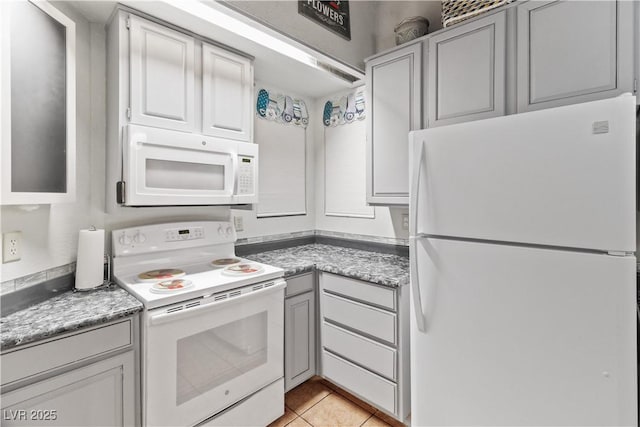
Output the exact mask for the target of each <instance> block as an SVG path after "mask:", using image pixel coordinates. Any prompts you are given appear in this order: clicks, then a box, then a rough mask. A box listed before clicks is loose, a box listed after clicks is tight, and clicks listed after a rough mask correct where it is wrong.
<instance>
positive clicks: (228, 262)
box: [211, 258, 240, 266]
mask: <svg viewBox="0 0 640 427" xmlns="http://www.w3.org/2000/svg"><path fill="white" fill-rule="evenodd" d="M239 262H240V258H218V259H214V260H213V261H211V264H213V265H216V266H225V265H231V264H237V263H239Z"/></svg>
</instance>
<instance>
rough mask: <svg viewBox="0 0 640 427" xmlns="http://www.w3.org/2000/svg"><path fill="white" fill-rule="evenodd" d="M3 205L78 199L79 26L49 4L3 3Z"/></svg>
mask: <svg viewBox="0 0 640 427" xmlns="http://www.w3.org/2000/svg"><path fill="white" fill-rule="evenodd" d="M1 12H2V14H1V15H2V20H3V22H2V34H1V39H0V40H1V48H2V70H1V71H2V72H1V74H0V75H1V84H2V85H1V94H2V169H3V172H2V204H40V203H54V202H65V201H73V199H74V197H75V48H74V46H75V24H74V23H73V21H71V20H70V19H69V18H67V17H66V16H64V15H63V14H62V13H61V12H60V11H59V10H58V9H56V8H55V7H53V6H52V5H51V4H49V3H46V2H27V1H20V2H7V3H5V4H4V5H2V10H1Z"/></svg>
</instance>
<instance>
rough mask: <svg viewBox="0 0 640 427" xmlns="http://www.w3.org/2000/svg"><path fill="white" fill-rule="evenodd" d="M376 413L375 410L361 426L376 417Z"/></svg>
mask: <svg viewBox="0 0 640 427" xmlns="http://www.w3.org/2000/svg"><path fill="white" fill-rule="evenodd" d="M375 415H376V413H375V412H374V413H373V414H371V415H369V418H367V419H366V420H364V421H363V422H362V424H360V426H359V427H362V426H363V425H365V424H366V423H367V421H369V420H370V419H371V418H373V417H375Z"/></svg>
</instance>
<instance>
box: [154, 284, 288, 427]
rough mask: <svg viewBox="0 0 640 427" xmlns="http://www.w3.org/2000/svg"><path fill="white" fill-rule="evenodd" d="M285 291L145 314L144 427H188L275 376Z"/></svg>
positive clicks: (265, 290)
mask: <svg viewBox="0 0 640 427" xmlns="http://www.w3.org/2000/svg"><path fill="white" fill-rule="evenodd" d="M285 286H286V285H285V282H284V280H282V279H278V280H276V281H274V282H269V283H267V284H265V285H252V286H247V287H245V288H241V289H236V290H233V291H229V292H226V293H224V294H216V295H212V296H211V297H208V298H205V299H202V300H195V301H194V300H191V301H188V302H185V303H184V304H183V305H173V306H169V307H165V308H163V309H158V310H152V311H151V312H147V313H146V315H145V324H146V337H145V338H144V341H145V347H144V353H143V354H144V360H143V372H144V374H143V381H144V386H143V399H144V400H143V411H144V416H143V417H144V418H143V425H153V426H155V425H171V426H178V425H179V426H192V425H195V424H197V423H199V422H201V421H203V420H205V419H207V418H209V417H210V416H212V415H214V414H216V413H217V412H219V411H221V410H223V409H225V408H226V407H228V406H230V405H232V404H234V403H235V402H237V401H239V400H241V399H243V398H245V397H247V396H249V395H251V394H252V393H254V392H256V391H258V390H260V389H261V388H263V387H265V386H267V385H269V384H271V383H272V382H274V381H276V380H277V379H279V378H282V377H283V373H284V368H283V346H284V288H285ZM198 301H199V302H200V305H197V306H194V304H197V302H198ZM282 391H283V393H284V390H282Z"/></svg>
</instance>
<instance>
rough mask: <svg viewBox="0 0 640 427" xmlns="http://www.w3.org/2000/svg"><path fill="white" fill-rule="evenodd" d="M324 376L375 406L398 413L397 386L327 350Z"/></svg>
mask: <svg viewBox="0 0 640 427" xmlns="http://www.w3.org/2000/svg"><path fill="white" fill-rule="evenodd" d="M322 374H323V375H324V376H325V377H326V378H328V379H330V380H331V381H333V382H335V383H336V384H338V385H340V386H342V387H343V388H345V389H346V390H349V391H350V392H352V393H354V394H357V395H360V396H361V397H363V398H365V399H366V400H368V401H369V402H371V403H373V404H374V405H376V406H378V407H380V408H382V409H384V410H386V411H389V412H391V413H392V414H395V413H396V392H397V386H396V385H395V384H394V383H392V382H391V381H387V380H385V379H384V378H382V377H379V376H378V375H376V374H373V373H371V372H369V371H367V370H366V369H363V368H361V367H359V366H356V365H354V364H353V363H350V362H347V361H346V360H344V359H342V358H340V357H338V356H335V355H333V354H331V353H329V352H327V351H326V350H325V351H323V352H322Z"/></svg>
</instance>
